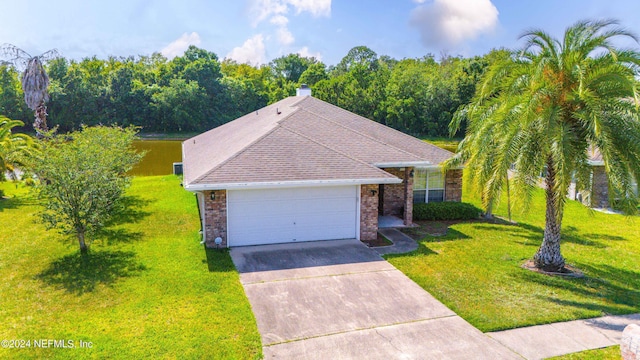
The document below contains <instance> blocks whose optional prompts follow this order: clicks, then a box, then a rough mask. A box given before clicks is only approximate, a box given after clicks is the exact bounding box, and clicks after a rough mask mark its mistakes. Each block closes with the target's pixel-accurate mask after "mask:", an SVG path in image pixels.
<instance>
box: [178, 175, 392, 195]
mask: <svg viewBox="0 0 640 360" xmlns="http://www.w3.org/2000/svg"><path fill="white" fill-rule="evenodd" d="M400 183H402V180H401V179H399V178H395V177H394V178H379V179H337V180H298V181H272V182H247V183H218V184H186V185H184V188H185V189H186V190H189V191H193V192H197V191H207V190H251V189H269V188H292V187H319V186H344V185H370V184H400Z"/></svg>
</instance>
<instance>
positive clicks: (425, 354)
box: [231, 240, 521, 359]
mask: <svg viewBox="0 0 640 360" xmlns="http://www.w3.org/2000/svg"><path fill="white" fill-rule="evenodd" d="M231 257H232V259H233V262H234V263H235V265H236V268H237V269H238V271H239V272H240V280H241V282H242V285H243V286H244V289H245V292H246V294H247V297H248V298H249V301H250V303H251V306H252V309H253V312H254V314H255V317H256V321H257V323H258V330H259V332H260V335H261V337H262V344H263V352H264V356H265V359H276V358H278V359H398V358H402V359H439V358H441V359H469V358H474V359H521V357H519V356H518V355H516V354H515V353H513V352H511V351H510V350H508V349H507V348H506V347H504V346H503V345H501V344H499V343H498V342H497V341H495V340H493V339H491V338H490V337H488V336H486V335H484V334H483V333H481V332H480V331H479V330H477V329H476V328H474V327H473V326H471V325H470V324H469V323H467V322H466V321H465V320H463V319H462V318H460V317H459V316H457V315H456V314H455V313H454V312H453V311H451V310H450V309H448V308H447V307H446V306H444V305H443V304H442V303H440V302H439V301H437V300H436V299H435V298H434V297H433V296H431V295H430V294H429V293H427V292H426V291H425V290H424V289H422V288H421V287H419V286H418V285H417V284H415V283H414V282H413V281H411V280H410V279H409V278H407V277H406V276H405V275H404V274H403V273H402V272H400V271H399V270H397V269H396V268H395V267H393V266H392V265H391V264H389V263H388V262H386V261H385V260H384V259H382V258H381V257H380V255H378V253H376V252H375V251H373V250H371V249H369V248H367V247H366V246H365V245H364V244H362V243H361V242H360V241H357V240H338V241H318V242H309V243H294V244H280V245H264V246H251V247H241V248H233V249H232V250H231Z"/></svg>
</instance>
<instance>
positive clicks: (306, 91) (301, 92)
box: [296, 84, 311, 96]
mask: <svg viewBox="0 0 640 360" xmlns="http://www.w3.org/2000/svg"><path fill="white" fill-rule="evenodd" d="M296 96H311V88H309V87H308V86H307V84H302V85H300V88H299V89H296Z"/></svg>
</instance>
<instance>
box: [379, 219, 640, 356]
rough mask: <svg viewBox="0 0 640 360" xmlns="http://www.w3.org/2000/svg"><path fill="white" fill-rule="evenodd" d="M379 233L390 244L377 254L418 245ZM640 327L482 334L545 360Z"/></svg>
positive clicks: (628, 319)
mask: <svg viewBox="0 0 640 360" xmlns="http://www.w3.org/2000/svg"><path fill="white" fill-rule="evenodd" d="M379 232H380V233H381V234H383V235H384V236H386V237H387V238H388V239H389V240H391V241H392V242H393V245H391V246H384V247H378V248H375V250H376V251H377V252H378V253H379V254H380V255H384V254H402V253H407V252H410V251H413V250H415V249H417V247H418V244H417V243H416V242H415V241H414V240H413V239H411V238H410V237H408V236H407V235H405V234H404V233H402V232H401V231H399V230H398V229H396V228H386V229H380V230H379ZM632 323H635V324H640V314H631V315H617V316H604V317H599V318H593V319H586V320H575V321H567V322H561V323H553V324H546V325H537V326H529V327H523V328H517V329H512V330H504V331H496V332H490V333H485V335H486V336H489V337H490V338H492V339H494V340H496V341H497V342H498V343H500V344H502V345H503V346H505V347H507V348H508V349H509V350H511V351H513V352H515V353H517V354H518V355H520V356H522V357H523V358H525V359H528V360H535V359H546V358H549V357H553V356H560V355H566V354H571V353H575V352H579V351H585V350H593V349H599V348H603V347H608V346H613V345H619V344H620V340H621V339H622V331H623V330H624V328H625V327H626V326H627V325H629V324H632Z"/></svg>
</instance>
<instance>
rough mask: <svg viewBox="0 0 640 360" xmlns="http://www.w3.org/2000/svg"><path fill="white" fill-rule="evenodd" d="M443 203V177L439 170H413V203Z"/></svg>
mask: <svg viewBox="0 0 640 360" xmlns="http://www.w3.org/2000/svg"><path fill="white" fill-rule="evenodd" d="M442 201H444V175H443V174H442V171H441V170H440V169H433V170H431V169H415V170H414V172H413V202H414V203H429V202H442Z"/></svg>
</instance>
